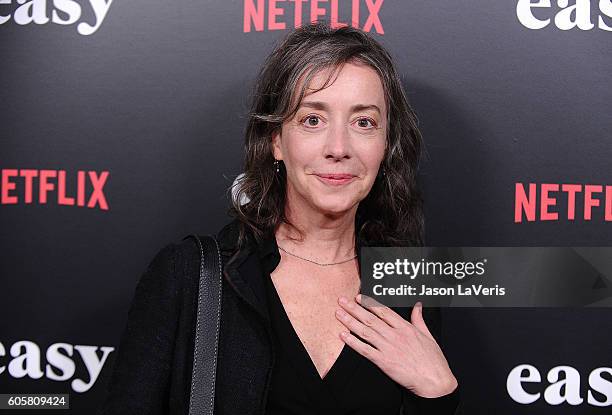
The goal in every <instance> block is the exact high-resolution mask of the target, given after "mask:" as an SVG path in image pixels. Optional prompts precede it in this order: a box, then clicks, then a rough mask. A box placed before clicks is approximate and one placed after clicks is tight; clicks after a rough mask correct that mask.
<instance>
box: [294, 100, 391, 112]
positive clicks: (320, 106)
mask: <svg viewBox="0 0 612 415" xmlns="http://www.w3.org/2000/svg"><path fill="white" fill-rule="evenodd" d="M301 107H307V108H314V109H316V110H323V111H327V110H328V109H329V107H328V105H327V104H326V103H325V102H321V101H303V102H302V103H301V104H300V108H301ZM350 110H351V112H358V111H364V110H375V111H377V112H378V114H381V111H380V108H378V106H377V105H374V104H355V105H353V106H352V107H351V108H350Z"/></svg>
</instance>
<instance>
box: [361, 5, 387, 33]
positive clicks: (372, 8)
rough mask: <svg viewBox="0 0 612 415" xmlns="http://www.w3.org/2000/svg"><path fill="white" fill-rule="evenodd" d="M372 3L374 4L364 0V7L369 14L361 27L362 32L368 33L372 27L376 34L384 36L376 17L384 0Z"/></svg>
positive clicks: (378, 19)
mask: <svg viewBox="0 0 612 415" xmlns="http://www.w3.org/2000/svg"><path fill="white" fill-rule="evenodd" d="M374 1H375V3H373V1H372V0H366V6H368V12H369V13H370V16H368V20H366V22H365V24H364V25H363V30H364V31H365V32H369V31H370V30H371V28H372V26H374V28H375V29H376V33H380V34H381V35H384V34H385V31H384V30H383V27H382V24H381V23H380V18H379V17H378V13H379V12H380V8H381V6H382V4H383V1H384V0H374Z"/></svg>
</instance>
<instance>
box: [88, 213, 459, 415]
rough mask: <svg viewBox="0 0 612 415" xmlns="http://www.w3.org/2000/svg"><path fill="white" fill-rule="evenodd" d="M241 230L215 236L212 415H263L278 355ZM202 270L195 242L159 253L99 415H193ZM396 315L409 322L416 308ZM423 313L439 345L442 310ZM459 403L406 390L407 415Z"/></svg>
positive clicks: (454, 397)
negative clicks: (217, 305) (218, 281)
mask: <svg viewBox="0 0 612 415" xmlns="http://www.w3.org/2000/svg"><path fill="white" fill-rule="evenodd" d="M238 225H239V223H238V221H237V220H234V221H232V222H231V223H229V224H228V225H226V226H225V227H224V228H223V229H222V230H221V231H220V232H219V233H218V235H217V240H218V241H219V245H220V248H221V257H222V258H221V261H222V265H223V283H222V284H223V285H222V290H223V296H222V300H221V301H222V305H221V316H222V317H221V329H220V335H219V351H218V353H219V357H218V361H217V380H216V385H215V414H216V415H217V414H218V415H264V413H265V404H266V399H267V392H268V387H269V381H270V375H271V368H272V364H273V358H274V356H273V351H272V348H271V344H272V343H271V342H272V337H271V335H272V334H271V326H270V319H269V316H268V310H267V307H266V306H265V304H266V303H265V286H264V285H263V279H262V278H257V277H258V276H260V275H261V273H262V268H261V263H260V260H259V257H258V255H257V254H256V249H255V248H256V246H255V245H254V244H255V242H254V239H253V238H252V237H249V243H248V244H247V246H246V247H245V248H244V249H241V250H239V251H238V250H237V249H236V247H237V237H238V230H239V226H238ZM234 254H235V255H234ZM199 267H200V250H199V247H198V246H197V244H196V242H195V241H194V240H193V238H189V239H186V240H183V241H181V242H179V243H170V244H168V245H166V246H165V247H164V248H163V249H161V250H160V251H159V252H158V253H157V254H156V255H155V257H154V258H153V260H152V261H151V263H150V264H149V266H148V268H147V270H146V271H145V272H144V274H143V275H142V276H141V278H140V281H139V282H138V285H137V286H136V290H135V294H134V298H133V301H132V304H131V306H130V310H129V313H128V319H127V324H126V327H125V329H124V331H123V334H122V336H121V341H120V345H119V348H118V350H117V354H116V356H115V360H114V367H113V372H112V375H111V379H110V382H109V384H108V389H107V395H106V399H105V401H104V402H103V405H102V407H101V408H100V410H99V412H98V414H99V415H122V414H138V415H153V414H171V415H175V414H176V415H186V414H188V412H189V394H190V387H191V371H192V367H193V350H194V338H195V322H196V312H197V294H198V282H199V281H198V279H199V275H200V272H199ZM246 270H248V272H247V271H246ZM394 310H395V311H397V312H398V313H400V314H402V315H403V316H404V318H407V317H408V318H409V315H410V311H411V309H408V308H396V309H394ZM423 314H424V318H425V320H426V322H427V324H428V327H429V328H430V331H431V332H432V334H433V335H434V337H436V339H437V340H438V342H439V339H440V317H439V314H440V313H439V309H424V310H423ZM458 400H459V391H458V390H455V392H453V393H451V394H449V395H446V396H444V397H440V398H432V399H427V398H421V397H418V396H416V395H414V394H412V393H411V392H409V391H406V394H405V399H404V407H403V413H404V414H425V413H431V414H436V415H442V414H452V413H453V412H454V408H455V407H456V406H457V403H458Z"/></svg>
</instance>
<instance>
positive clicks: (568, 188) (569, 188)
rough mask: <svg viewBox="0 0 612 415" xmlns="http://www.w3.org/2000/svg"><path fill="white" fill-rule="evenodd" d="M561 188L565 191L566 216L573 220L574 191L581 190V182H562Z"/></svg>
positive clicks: (574, 213)
mask: <svg viewBox="0 0 612 415" xmlns="http://www.w3.org/2000/svg"><path fill="white" fill-rule="evenodd" d="M561 190H563V191H564V192H566V193H567V218H568V219H569V220H574V218H575V216H576V193H578V192H582V185H581V184H564V185H562V186H561Z"/></svg>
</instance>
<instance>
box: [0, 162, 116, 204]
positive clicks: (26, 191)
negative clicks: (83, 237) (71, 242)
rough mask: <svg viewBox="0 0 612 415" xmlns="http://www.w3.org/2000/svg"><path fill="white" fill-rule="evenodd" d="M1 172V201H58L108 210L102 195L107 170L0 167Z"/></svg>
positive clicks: (43, 202)
mask: <svg viewBox="0 0 612 415" xmlns="http://www.w3.org/2000/svg"><path fill="white" fill-rule="evenodd" d="M1 175H2V178H1V181H0V204H2V205H16V204H18V203H24V204H32V203H38V204H46V203H47V202H49V203H53V202H57V204H58V205H66V206H80V207H88V208H90V209H93V208H98V209H101V210H108V203H107V201H106V197H105V195H104V185H105V184H106V180H107V179H108V175H109V172H108V171H102V172H100V173H97V172H95V171H82V170H79V171H77V172H76V174H74V173H73V174H69V175H67V174H66V170H34V169H19V170H18V169H2V171H1ZM67 176H68V177H67ZM75 176H76V177H75ZM35 192H36V193H37V195H36V196H34V193H35Z"/></svg>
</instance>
